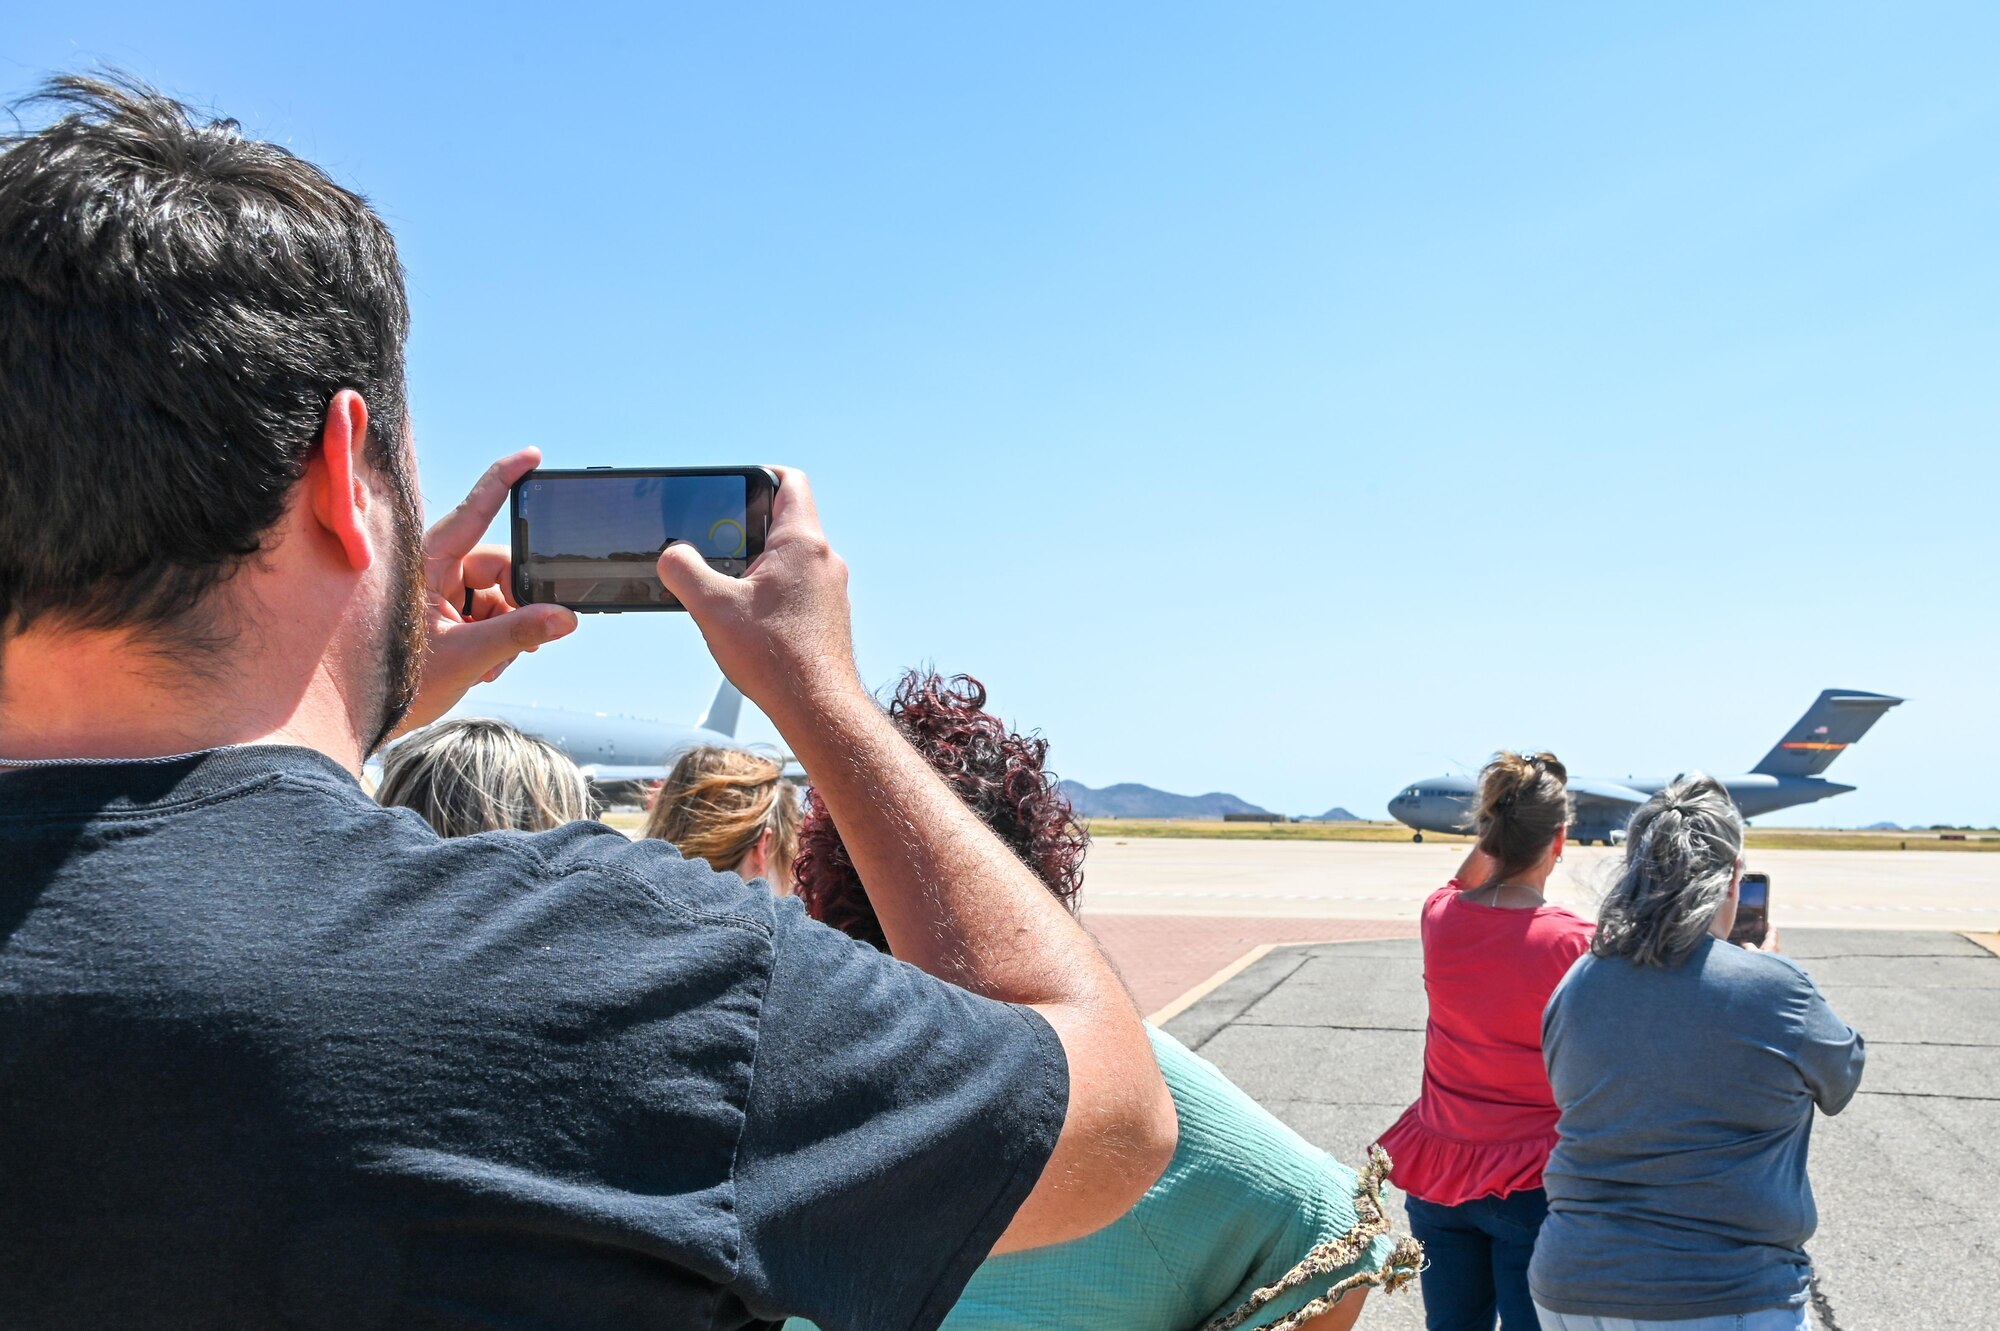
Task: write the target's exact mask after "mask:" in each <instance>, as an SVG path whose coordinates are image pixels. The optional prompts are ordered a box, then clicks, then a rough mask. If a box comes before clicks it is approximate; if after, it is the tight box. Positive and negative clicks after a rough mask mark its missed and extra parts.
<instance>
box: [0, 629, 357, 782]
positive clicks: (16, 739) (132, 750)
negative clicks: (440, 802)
mask: <svg viewBox="0 0 2000 1331" xmlns="http://www.w3.org/2000/svg"><path fill="white" fill-rule="evenodd" d="M263 664H268V663H263ZM253 681H254V682H253ZM225 744H298V745H303V746H304V747H306V748H311V749H317V750H319V751H320V752H322V753H324V754H326V755H327V756H328V757H330V758H332V759H333V760H334V761H336V762H338V763H340V764H341V765H342V766H344V767H346V768H347V769H348V770H349V771H357V772H358V771H359V770H360V767H361V757H362V755H361V748H360V743H359V741H358V740H357V739H356V737H355V735H354V728H353V726H352V724H351V723H350V721H349V719H348V712H347V708H346V705H345V702H344V700H343V699H342V697H341V695H340V690H339V688H338V687H337V685H336V684H335V682H334V681H333V680H332V679H331V678H329V677H328V675H327V672H326V671H325V669H324V666H323V664H322V663H320V662H318V661H302V662H300V663H299V666H298V667H297V668H296V669H294V670H291V671H281V672H277V673H276V674H275V675H274V674H273V673H272V672H269V671H255V672H253V671H246V670H244V669H242V668H241V667H240V665H239V664H238V663H237V662H235V661H234V660H231V659H227V658H224V657H220V656H217V657H208V656H196V655H193V654H183V655H180V656H176V655H175V654H174V653H173V652H172V651H171V650H168V649H167V648H166V647H165V646H164V645H163V644H161V643H157V642H147V641H145V640H142V639H139V638H136V637H135V636H134V635H132V634H131V633H127V632H112V633H106V632H75V631H61V630H42V629H37V630H32V631H30V632H28V633H25V634H21V635H18V636H16V637H13V638H9V639H7V640H6V641H5V642H4V644H0V762H4V761H5V760H6V759H8V758H22V759H29V758H156V757H162V756H165V755H169V754H176V753H192V752H195V751H197V750H200V749H211V748H217V747H219V746H221V745H225Z"/></svg>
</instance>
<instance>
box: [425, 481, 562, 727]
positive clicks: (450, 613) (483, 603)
mask: <svg viewBox="0 0 2000 1331" xmlns="http://www.w3.org/2000/svg"><path fill="white" fill-rule="evenodd" d="M541 460H542V453H541V450H540V449H537V448H524V449H522V450H521V451H520V452H518V453H515V454H512V455H511V456H508V457H504V458H501V459H500V460H499V461H498V462H496V463H494V464H493V465H492V466H490V467H488V468H487V469H486V473H485V475H483V476H481V477H480V478H479V480H478V482H477V483H476V484H474V485H473V487H472V490H471V492H470V493H469V494H467V495H466V496H465V500H464V502H463V503H461V504H459V506H458V507H457V508H454V509H453V510H452V511H451V512H449V513H447V514H445V515H444V517H442V518H440V519H438V521H437V523H436V524H435V525H434V526H432V527H431V529H430V531H429V532H427V533H425V535H424V591H425V597H424V616H425V621H426V622H425V644H426V651H425V656H424V681H423V686H422V687H421V688H420V689H419V690H418V691H417V700H416V701H415V702H414V703H412V704H411V706H410V710H409V712H408V714H407V715H405V716H404V718H403V722H402V724H401V725H400V726H399V727H397V733H398V734H405V733H407V732H409V731H411V730H415V729H416V728H417V727H418V726H425V725H429V724H430V723H431V722H433V721H435V720H437V719H438V718H439V717H441V716H443V715H444V714H445V713H446V712H448V711H450V710H451V709H452V706H453V705H454V704H456V703H457V702H458V700H459V699H460V698H462V697H464V696H465V693H466V690H468V689H470V688H471V687H472V686H473V685H475V684H478V683H481V682H487V683H490V682H492V681H493V680H495V679H498V678H499V677H500V672H501V671H503V670H505V669H506V668H507V667H508V666H509V665H510V664H512V663H513V661H514V658H515V657H517V656H519V655H520V654H521V653H522V652H532V651H534V650H535V649H536V648H537V647H540V646H541V645H542V644H543V643H545V642H553V641H555V640H556V639H557V638H560V637H563V636H565V635H567V634H569V633H570V632H572V631H573V630H574V629H575V628H576V615H575V613H574V612H572V611H570V610H566V609H564V608H563V607H562V606H559V605H527V606H523V605H517V604H516V603H515V600H514V593H513V591H512V590H511V589H512V587H513V585H514V579H513V572H512V556H511V554H510V552H509V551H508V550H507V549H506V548H505V547H503V546H497V545H481V544H480V543H479V539H480V537H482V536H484V535H485V534H486V529H487V528H488V527H489V526H491V525H492V523H493V519H494V518H496V517H498V516H499V514H500V510H501V509H502V508H504V507H506V504H507V493H508V490H509V489H510V488H511V487H512V486H513V484H514V482H516V481H518V480H520V479H521V478H522V477H523V476H525V475H527V474H528V473H529V472H530V471H533V470H534V469H535V467H536V466H538V465H539V464H540V463H541Z"/></svg>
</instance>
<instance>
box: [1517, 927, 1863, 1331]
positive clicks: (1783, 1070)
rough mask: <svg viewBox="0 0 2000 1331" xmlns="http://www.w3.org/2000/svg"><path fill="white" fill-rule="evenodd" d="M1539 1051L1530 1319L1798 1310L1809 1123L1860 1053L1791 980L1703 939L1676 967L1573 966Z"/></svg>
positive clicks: (1840, 1092)
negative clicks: (1539, 1183) (1541, 1083)
mask: <svg viewBox="0 0 2000 1331" xmlns="http://www.w3.org/2000/svg"><path fill="white" fill-rule="evenodd" d="M1542 1049H1543V1053H1544V1056H1545V1057H1546V1059H1547V1061H1548V1066H1549V1085H1550V1087H1551V1088H1552V1089H1553V1090H1554V1092H1555V1098H1556V1105H1557V1107H1558V1108H1559V1109H1560V1110H1561V1111H1562V1118H1561V1120H1560V1121H1559V1122H1558V1123H1557V1125H1556V1133H1557V1142H1556V1148H1555V1153H1554V1155H1553V1156H1552V1157H1551V1158H1550V1160H1549V1166H1548V1169H1547V1170H1546V1171H1545V1172H1544V1174H1543V1186H1544V1187H1546V1188H1547V1189H1548V1194H1549V1215H1548V1219H1547V1220H1546V1221H1544V1222H1543V1224H1542V1231H1541V1235H1540V1237H1539V1238H1537V1239H1536V1241H1535V1256H1534V1261H1533V1263H1532V1264H1531V1265H1530V1267H1529V1269H1528V1285H1529V1289H1530V1291H1531V1292H1532V1293H1533V1295H1534V1297H1535V1301H1536V1302H1537V1303H1540V1304H1541V1305H1542V1306H1543V1307H1546V1308H1548V1309H1550V1310H1551V1311H1553V1312H1561V1313H1571V1314H1576V1315H1579V1316H1596V1317H1627V1318H1634V1319H1639V1320H1645V1319H1649V1318H1651V1319H1661V1320H1671V1319H1675V1318H1693V1317H1709V1316H1717V1315H1727V1314H1732V1313H1747V1312H1754V1311H1756V1310H1757V1309H1759V1308H1776V1307H1795V1306H1798V1305H1801V1304H1803V1303H1804V1302H1805V1301H1806V1297H1807V1284H1808V1281H1809V1280H1810V1278H1811V1274H1812V1265H1811V1263H1810V1261H1809V1260H1808V1259H1807V1257H1806V1254H1805V1242H1806V1240H1807V1239H1808V1238H1810V1237H1812V1233H1813V1230H1814V1228H1815V1227H1816V1226H1817V1225H1818V1223H1819V1216H1818V1212H1817V1211H1816V1210H1815V1209H1814V1207H1813V1196H1812V1186H1811V1184H1810V1183H1808V1182H1807V1180H1806V1147H1807V1144H1808V1142H1809V1140H1810V1137H1811V1133H1812V1117H1813V1106H1814V1105H1818V1106H1819V1107H1820V1109H1822V1110H1823V1111H1825V1112H1826V1113H1829V1114H1837V1113H1839V1112H1840V1111H1841V1110H1842V1109H1843V1108H1845V1107H1846V1105H1847V1102H1848V1101H1849V1100H1850V1099H1851V1098H1853V1095H1854V1091H1855V1088H1856V1087H1857V1086H1859V1085H1860V1083H1861V1067H1862V1063H1863V1060H1864V1058H1865V1056H1866V1051H1865V1050H1864V1048H1863V1046H1862V1041H1861V1036H1860V1035H1859V1034H1858V1033H1857V1032H1855V1031H1854V1030H1853V1029H1852V1028H1850V1027H1849V1026H1848V1025H1847V1023H1846V1022H1843V1021H1842V1020H1841V1019H1840V1018H1839V1017H1837V1016H1835V1015H1834V1013H1833V1009H1832V1008H1831V1007H1829V1006H1828V1005H1827V1001H1826V999H1824V998H1823V997H1821V996H1820V992H1819V990H1818V988H1817V987H1815V986H1814V984H1813V982H1812V980H1811V978H1810V977H1808V976H1807V975H1806V973H1805V972H1804V971H1803V970H1800V969H1799V967H1798V966H1797V965H1796V964H1794V963H1793V962H1792V961H1790V960H1788V959H1787V958H1785V957H1781V956H1774V955H1772V954H1770V953H1765V952H1749V951H1746V950H1744V949H1743V948H1740V947H1733V946H1731V945H1729V944H1727V943H1721V942H1718V941H1716V940H1715V939H1713V938H1704V939H1703V940H1702V942H1701V943H1700V945H1699V946H1697V947H1696V948H1695V950H1694V952H1693V953H1691V954H1690V955H1689V956H1688V958H1687V960H1685V961H1683V962H1682V963H1681V964H1680V965H1678V966H1668V967H1657V966H1635V965H1633V964H1632V963H1630V962H1628V961H1625V960H1623V959H1620V958H1602V957H1594V956H1589V955H1586V956H1584V957H1582V958H1580V959H1579V960H1578V961H1577V963H1576V965H1574V966H1573V967H1571V968H1570V972H1569V974H1568V975H1567V976H1565V977H1564V979H1563V982H1562V983H1561V984H1560V985H1559V986H1557V988H1556V991H1555V994H1554V995H1553V996H1552V997H1551V998H1550V999H1549V1006H1548V1009H1547V1011H1546V1012H1545V1013H1544V1014H1543V1018H1542Z"/></svg>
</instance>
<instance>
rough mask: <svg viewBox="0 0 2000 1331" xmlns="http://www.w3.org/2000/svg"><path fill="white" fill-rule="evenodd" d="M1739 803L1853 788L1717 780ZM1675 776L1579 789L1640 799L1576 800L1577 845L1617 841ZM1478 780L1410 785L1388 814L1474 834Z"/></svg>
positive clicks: (1773, 807)
mask: <svg viewBox="0 0 2000 1331" xmlns="http://www.w3.org/2000/svg"><path fill="white" fill-rule="evenodd" d="M1716 779H1717V780H1718V781H1720V782H1721V783H1722V784H1723V787H1724V788H1725V789H1727V790H1728V791H1729V797H1730V798H1731V799H1733V800H1735V801H1736V807H1737V808H1738V809H1739V810H1740V811H1741V812H1742V814H1743V816H1744V817H1745V818H1757V817H1761V816H1762V815H1764V814H1767V813H1775V812H1776V811H1777V810H1779V809H1789V808H1792V807H1794V806H1796V805H1800V804H1811V803H1813V802H1815V801H1817V800H1823V799H1827V798H1829V797H1831V796H1834V795H1840V794H1845V793H1846V792H1847V791H1850V790H1852V789H1854V787H1853V786H1844V785H1841V784H1840V783H1839V782H1837V781H1828V780H1826V779H1825V778H1824V777H1817V776H1767V775H1765V774H1763V773H1759V772H1746V773H1744V774H1743V775H1741V776H1724V777H1717V778H1716ZM1671 781H1672V778H1664V777H1625V778H1623V779H1620V780H1603V779H1595V780H1593V779H1588V778H1586V779H1585V780H1583V781H1579V782H1577V783H1576V784H1577V785H1578V786H1579V787H1586V788H1591V789H1597V790H1605V789H1609V788H1620V789H1623V790H1626V791H1630V792H1631V793H1632V794H1633V795H1634V796H1636V798H1634V799H1632V800H1630V801H1629V802H1620V803H1614V802H1612V801H1610V800H1607V799H1603V798H1598V797H1590V796H1584V797H1581V798H1579V799H1578V801H1577V815H1576V821H1575V822H1573V823H1572V824H1571V825H1570V836H1571V838H1572V839H1574V840H1577V841H1612V840H1615V839H1617V838H1618V837H1620V836H1622V835H1623V833H1624V830H1625V823H1626V820H1627V819H1629V818H1630V817H1631V815H1632V811H1633V809H1635V808H1637V807H1638V805H1639V804H1640V803H1642V802H1643V801H1645V800H1646V799H1649V798H1651V797H1652V796H1653V795H1655V794H1658V793H1659V791H1660V790H1661V789H1663V788H1664V787H1666V786H1667V785H1669V784H1671ZM1478 789H1479V782H1478V779H1477V778H1475V777H1469V776H1434V777H1428V778H1426V779H1424V780H1422V781H1417V782H1414V783H1412V784H1411V785H1408V786H1405V787H1404V788H1403V789H1402V790H1401V791H1399V792H1397V794H1396V796H1395V798H1393V799H1391V800H1390V801H1389V814H1390V816H1391V817H1393V818H1394V819H1395V820H1396V821H1397V822H1399V823H1402V824H1403V825H1404V826H1406V827H1410V828H1413V829H1415V830H1416V831H1419V832H1460V833H1462V832H1469V831H1470V830H1471V824H1472V804H1473V799H1474V797H1475V795H1476V794H1477V793H1478Z"/></svg>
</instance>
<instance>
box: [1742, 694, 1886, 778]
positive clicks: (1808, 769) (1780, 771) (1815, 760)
mask: <svg viewBox="0 0 2000 1331" xmlns="http://www.w3.org/2000/svg"><path fill="white" fill-rule="evenodd" d="M1902 701H1903V700H1902V699H1901V698H1892V697H1890V696H1889V695H1888V694H1886V693H1857V692H1856V691H1855V690H1853V689H1828V690H1826V691H1825V692H1824V693H1822V694H1820V695H1819V697H1818V698H1817V699H1815V700H1814V701H1813V705H1812V706H1811V707H1808V708H1807V709H1806V714H1805V715H1804V716H1802V717H1800V718H1799V719H1798V723H1797V724H1795V725H1794V726H1793V727H1792V728H1791V729H1790V730H1788V731H1786V732H1785V737H1784V738H1783V739H1781V740H1779V741H1778V745H1777V747H1776V748H1774V749H1772V750H1771V751H1770V752H1769V753H1767V754H1765V755H1764V761H1763V762H1760V763H1758V764H1757V765H1756V766H1755V767H1753V768H1751V769H1750V770H1751V771H1753V772H1758V773H1762V774H1763V775H1765V776H1818V775H1819V774H1820V773H1821V772H1824V771H1825V770H1826V769H1827V768H1828V767H1829V766H1830V765H1831V764H1832V763H1833V760H1834V759H1835V758H1838V757H1839V756H1840V755H1841V752H1842V751H1843V750H1844V749H1846V748H1847V746H1848V745H1850V744H1853V743H1855V742H1856V741H1857V740H1859V739H1860V738H1861V737H1862V736H1863V735H1865V734H1867V733H1868V727H1870V726H1872V725H1874V724H1875V722H1876V720H1877V719H1878V718H1879V717H1880V716H1881V715H1882V713H1884V712H1886V711H1888V710H1889V709H1890V708H1891V707H1894V706H1896V705H1897V704H1899V703H1901V702H1902Z"/></svg>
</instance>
